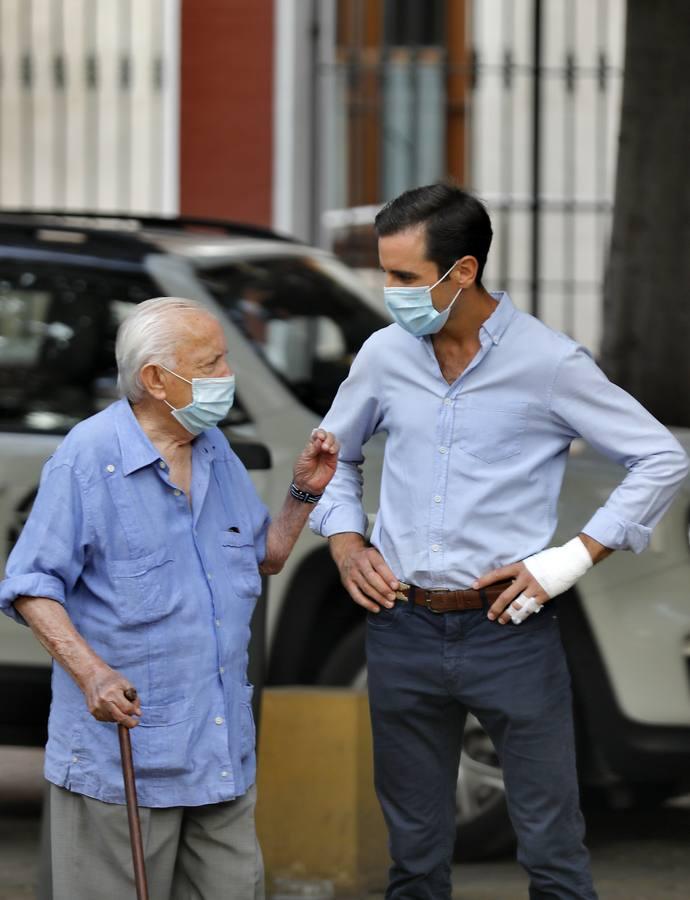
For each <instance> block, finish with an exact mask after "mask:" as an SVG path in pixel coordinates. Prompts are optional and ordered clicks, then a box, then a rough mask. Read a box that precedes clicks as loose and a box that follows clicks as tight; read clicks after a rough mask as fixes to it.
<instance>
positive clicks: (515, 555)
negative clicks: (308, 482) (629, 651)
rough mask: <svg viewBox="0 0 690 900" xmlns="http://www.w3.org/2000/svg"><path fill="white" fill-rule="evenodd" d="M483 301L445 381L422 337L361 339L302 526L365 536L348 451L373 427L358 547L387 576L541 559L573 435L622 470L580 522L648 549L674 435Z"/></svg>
mask: <svg viewBox="0 0 690 900" xmlns="http://www.w3.org/2000/svg"><path fill="white" fill-rule="evenodd" d="M494 298H495V299H496V300H498V301H499V302H498V305H497V306H496V308H495V310H494V312H493V314H492V315H491V316H490V317H489V318H488V319H487V320H486V321H485V322H484V324H483V325H482V326H481V328H480V332H479V340H480V349H479V352H478V353H477V355H476V356H475V358H474V359H473V360H472V362H471V363H470V364H469V366H467V368H466V369H465V371H464V372H463V373H462V374H461V375H460V377H459V378H458V379H457V380H456V381H455V382H454V383H453V384H448V382H447V381H446V380H445V378H444V377H443V375H442V373H441V370H440V367H439V364H438V361H437V359H436V356H435V353H434V349H433V344H432V342H431V339H430V338H429V337H422V338H417V337H413V336H412V335H410V334H408V333H407V332H406V331H404V330H403V329H402V328H400V327H399V326H398V325H396V324H393V325H389V326H388V327H387V328H383V329H382V330H381V331H377V332H376V333H375V334H373V335H372V336H371V337H370V338H369V339H368V340H367V341H366V342H365V344H364V345H363V347H362V349H361V350H360V352H359V354H358V355H357V357H356V359H355V361H354V363H353V364H352V368H351V371H350V374H349V377H348V378H347V379H346V380H345V381H344V382H343V384H342V385H341V387H340V390H339V391H338V394H337V396H336V398H335V400H334V402H333V406H332V407H331V409H330V411H329V412H328V414H327V415H326V417H325V419H324V420H323V422H322V427H323V428H325V429H328V430H329V431H332V432H334V433H335V435H336V436H337V437H338V438H339V440H340V443H341V451H340V456H339V461H338V468H337V471H336V474H335V476H334V478H333V480H332V481H331V483H330V484H329V486H328V487H327V489H326V491H325V494H324V497H323V499H322V500H321V502H320V503H319V505H318V506H317V507H316V509H315V510H314V512H313V513H312V516H311V527H312V529H313V530H314V531H316V532H317V533H319V534H321V535H324V536H330V535H333V534H337V533H341V532H357V533H359V534H366V530H367V519H366V516H365V513H364V510H363V508H362V502H361V497H362V474H361V469H360V466H361V464H362V462H363V459H364V456H363V451H362V448H363V446H364V445H365V444H366V442H367V441H368V440H369V438H370V437H371V436H372V435H373V434H376V433H378V432H385V433H386V435H387V439H386V446H385V451H384V463H383V473H382V480H381V495H380V505H379V511H378V515H377V517H376V522H375V525H374V528H373V532H372V535H371V542H372V544H373V545H374V546H375V547H376V548H377V549H378V550H379V551H380V552H381V554H382V556H383V558H384V559H385V561H386V563H387V564H388V566H389V568H390V569H391V570H392V572H393V573H394V574H395V576H396V577H397V578H399V579H400V580H402V581H405V582H408V583H411V584H416V585H418V586H419V587H422V588H451V589H457V588H467V587H469V586H470V585H471V584H472V582H473V581H474V579H475V578H477V577H479V576H480V575H483V574H485V573H486V572H488V571H490V570H491V569H494V568H496V567H499V566H503V565H508V564H510V563H514V562H516V561H518V560H522V559H525V558H526V557H527V556H530V555H531V554H533V553H536V552H538V551H539V550H542V549H544V547H546V546H547V545H548V544H549V542H550V540H551V538H552V536H553V533H554V531H555V528H556V524H557V519H556V508H557V502H558V496H559V493H560V489H561V484H562V480H563V474H564V471H565V465H566V461H567V458H568V449H569V447H570V443H571V441H572V440H573V439H574V438H576V437H583V438H584V439H585V440H586V441H587V442H588V443H589V444H591V445H592V446H593V447H594V448H595V449H596V450H598V451H600V452H601V453H603V454H605V455H606V456H607V457H609V458H611V459H613V460H615V461H616V462H617V463H621V464H622V465H624V466H625V467H626V468H627V470H628V473H627V475H626V477H625V479H624V480H623V482H622V483H621V484H620V486H619V487H618V488H616V490H615V491H614V492H613V493H612V494H611V496H610V497H609V499H608V501H607V502H606V504H605V505H604V506H603V507H601V508H600V509H598V510H596V511H594V514H593V516H592V518H591V519H590V520H589V522H587V523H583V527H582V531H583V532H584V533H586V534H588V535H589V536H590V537H592V538H594V539H595V540H597V541H599V542H600V543H601V544H604V545H605V546H607V547H611V548H612V549H615V550H623V549H631V550H633V551H635V552H636V553H639V552H640V551H642V550H643V549H644V548H645V547H646V546H647V544H648V542H649V537H650V534H651V531H652V528H653V527H654V525H655V524H656V522H658V520H659V519H660V518H661V516H662V515H663V513H664V512H665V511H666V509H667V508H668V506H669V505H670V503H671V501H672V499H673V497H674V495H675V493H676V491H677V489H678V487H679V485H680V483H681V482H682V480H683V478H684V477H685V475H686V474H687V471H688V461H687V457H686V455H685V452H684V451H683V449H682V448H681V446H680V444H679V443H678V442H677V441H676V439H675V438H674V437H673V436H672V435H671V434H670V432H669V431H668V430H667V429H666V428H664V427H663V426H662V425H660V424H659V422H657V420H656V419H654V418H653V416H651V415H650V414H649V413H648V412H647V411H646V410H645V409H644V408H643V407H642V406H641V405H640V404H639V403H638V402H637V401H636V400H634V399H633V398H632V397H631V396H630V395H629V394H627V393H626V392H625V391H623V390H622V389H621V388H619V387H617V386H615V385H614V384H612V383H611V382H610V381H609V380H608V379H607V378H606V376H605V375H604V374H603V372H602V371H601V370H600V369H599V368H598V367H597V365H596V364H595V363H594V361H593V360H592V358H591V356H590V355H589V354H588V352H587V351H586V350H585V349H584V348H583V347H581V346H580V345H578V344H577V343H575V342H574V341H572V340H571V339H570V338H568V337H566V336H565V335H562V334H559V333H556V332H554V331H552V330H551V329H549V328H548V327H547V326H545V325H544V324H543V323H541V322H540V321H538V320H537V319H535V318H534V317H533V316H530V315H528V314H526V313H523V312H520V311H519V310H517V309H516V308H515V307H514V306H513V304H512V302H511V300H510V298H509V297H508V295H507V294H505V293H500V294H496V295H494Z"/></svg>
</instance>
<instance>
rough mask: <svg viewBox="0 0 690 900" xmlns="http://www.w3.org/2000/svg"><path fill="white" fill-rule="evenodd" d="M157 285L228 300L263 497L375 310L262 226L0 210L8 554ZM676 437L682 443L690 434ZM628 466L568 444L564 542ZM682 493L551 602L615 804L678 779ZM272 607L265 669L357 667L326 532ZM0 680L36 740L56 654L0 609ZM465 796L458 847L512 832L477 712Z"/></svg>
mask: <svg viewBox="0 0 690 900" xmlns="http://www.w3.org/2000/svg"><path fill="white" fill-rule="evenodd" d="M160 295H181V296H185V297H189V298H192V299H195V300H198V301H200V302H201V303H203V304H204V305H206V306H207V307H208V308H209V309H210V310H212V311H213V312H215V313H216V314H217V315H218V316H219V317H220V319H221V321H222V323H223V327H224V329H225V331H226V336H227V339H228V346H229V347H230V355H231V359H232V364H233V367H234V368H235V369H236V371H237V378H238V381H237V399H236V403H235V407H234V408H233V410H232V411H231V414H230V416H229V418H228V420H227V421H226V422H225V423H223V426H222V427H223V429H224V430H225V432H226V434H227V435H228V437H229V439H230V441H231V443H232V444H233V446H234V447H235V448H236V449H237V450H238V452H239V453H240V455H241V456H242V457H243V459H244V461H245V464H246V465H247V467H248V468H249V469H250V471H251V473H252V477H253V479H254V482H255V484H256V486H257V489H258V490H259V492H260V494H261V495H262V497H263V499H264V500H265V502H266V503H267V504H268V505H269V507H270V508H272V509H274V510H275V509H277V508H278V507H279V506H280V504H281V503H282V501H283V498H284V496H285V492H286V488H287V486H288V485H289V483H290V478H291V467H292V462H293V460H294V457H295V455H296V453H297V452H298V450H299V449H300V448H301V446H302V445H303V443H304V439H305V435H307V434H308V433H309V431H310V430H311V429H312V428H313V427H314V426H315V425H316V424H318V422H319V421H320V418H321V417H322V415H323V414H324V413H325V412H326V410H327V409H328V408H329V406H330V404H331V401H332V400H333V397H334V395H335V392H336V390H337V388H338V385H339V384H340V382H341V381H342V380H343V378H344V377H345V376H346V374H347V372H348V369H349V365H350V362H351V360H352V358H353V356H354V354H355V353H356V352H357V350H358V348H359V347H360V346H361V344H362V342H363V341H364V340H365V339H366V337H368V335H369V334H371V332H372V331H374V330H375V329H377V328H380V327H382V326H383V325H385V324H386V318H385V314H384V312H383V310H382V309H378V308H377V305H376V302H375V301H374V300H373V299H372V297H371V295H370V293H369V292H368V290H367V289H366V288H365V287H364V286H363V284H362V283H361V282H360V281H359V280H358V278H357V276H356V275H355V274H354V273H353V272H352V271H351V270H350V269H348V268H347V267H345V266H344V265H342V264H341V263H339V262H338V261H337V260H336V259H335V258H334V257H333V256H331V255H330V254H328V253H325V252H323V251H320V250H316V249H314V248H312V247H307V246H304V245H302V244H299V243H297V242H295V241H291V240H288V239H284V238H281V237H279V236H278V235H276V234H274V233H272V232H270V231H265V230H262V229H258V228H252V227H249V226H241V225H231V224H224V223H217V222H206V221H200V220H191V219H170V220H162V219H151V218H130V217H99V216H89V215H73V214H70V215H68V214H64V215H63V214H55V213H49V214H48V213H47V214H38V213H0V534H1V535H2V544H1V545H0V546H2V554H1V556H2V558H1V559H0V570H1V569H2V567H3V566H4V560H5V558H6V555H7V553H9V550H10V549H11V546H12V544H13V543H14V541H15V540H16V538H17V535H18V533H19V531H20V529H21V527H22V525H23V522H24V521H25V519H26V516H27V515H28V512H29V510H30V508H31V504H32V502H33V498H34V496H35V492H36V489H37V484H38V478H39V474H40V470H41V467H42V464H43V462H44V461H45V459H46V458H47V457H48V456H49V455H50V454H51V453H52V452H53V450H54V448H55V447H56V446H57V444H58V443H59V442H60V440H61V438H62V436H63V435H64V434H65V433H66V432H67V431H68V430H69V429H70V428H71V427H72V426H73V425H74V424H76V423H77V422H78V421H79V420H80V419H82V418H84V417H86V416H88V415H90V414H92V413H94V412H97V411H98V410H100V409H102V408H103V407H104V406H106V405H107V404H109V403H111V402H112V401H113V399H114V398H115V396H116V385H115V376H116V372H115V362H114V353H113V351H114V339H115V333H116V330H117V327H118V325H119V323H120V322H121V321H122V320H123V318H124V317H125V316H126V315H127V313H128V312H129V311H130V310H131V309H132V307H133V305H134V304H136V303H138V302H140V301H142V300H144V299H147V298H149V297H154V296H160ZM678 437H679V438H680V439H681V441H683V443H684V444H685V446H686V447H690V433H686V432H680V433H678ZM265 448H269V450H270V456H269V455H268V453H267V452H266V449H265ZM382 452H383V440H382V438H380V437H375V438H374V439H372V441H370V443H369V445H368V447H367V461H366V463H365V494H364V502H365V506H366V508H367V510H369V511H370V512H371V514H372V516H373V514H374V513H375V510H376V506H377V500H378V488H379V483H380V470H381V463H382ZM621 475H622V471H621V470H620V469H619V468H618V467H617V466H615V465H613V464H612V463H610V462H608V461H606V460H602V459H601V458H600V457H595V456H594V454H593V453H592V451H590V450H589V449H588V448H586V447H584V445H582V444H580V443H576V444H575V445H574V449H573V453H572V458H571V464H570V466H569V469H568V474H567V477H566V482H565V485H564V491H563V497H562V503H561V527H560V530H559V535H557V539H561V538H562V539H565V538H566V537H570V536H572V534H574V533H576V532H577V531H578V530H579V528H580V526H581V525H582V523H583V522H585V521H586V520H587V519H588V518H589V516H590V514H591V512H592V510H593V509H595V508H596V507H598V506H600V505H601V502H602V500H603V499H604V498H605V497H606V496H607V495H608V494H609V493H610V491H611V490H612V489H613V487H614V486H615V484H616V483H617V482H618V481H619V480H620V478H621ZM689 506H690V490H689V489H688V487H687V486H686V487H685V488H684V490H683V492H682V495H681V496H680V497H679V499H678V500H677V501H676V502H675V504H674V505H673V507H672V509H671V511H670V512H669V514H668V515H667V516H666V518H665V519H664V521H663V522H662V523H661V524H660V525H659V527H658V528H657V530H656V532H655V534H654V538H653V541H652V547H651V549H650V550H649V551H647V552H646V553H645V554H643V555H642V556H639V557H634V556H632V554H616V555H615V556H614V557H613V558H612V559H611V560H609V561H607V562H606V563H605V564H604V565H602V566H598V567H596V568H595V569H593V570H592V571H591V572H590V573H589V574H588V575H587V576H586V577H585V578H584V579H583V580H582V582H581V583H580V584H578V586H577V589H576V590H575V591H572V592H571V593H570V595H569V596H568V597H567V598H565V599H564V600H563V601H562V602H561V612H560V619H561V623H562V632H563V639H564V643H565V647H566V653H567V655H568V659H569V662H570V667H571V672H572V678H573V687H574V693H575V707H576V717H577V733H578V747H579V764H580V768H581V773H582V781H583V784H584V785H586V786H588V787H590V786H596V787H598V788H601V789H605V791H606V792H607V793H608V794H609V795H611V796H615V798H616V801H617V802H621V803H622V802H627V803H633V802H638V801H645V802H651V801H654V800H660V799H663V798H665V797H667V796H671V795H673V794H675V793H678V792H681V791H684V790H686V789H688V784H689V783H688V774H687V759H688V758H689V755H690V592H689V590H688V588H689V578H688V576H689V575H690V549H689V546H688V508H689ZM261 608H262V609H263V608H264V607H263V606H262V607H261ZM265 609H266V613H267V621H266V642H265V660H266V666H265V679H266V683H267V684H321V685H345V684H355V685H357V684H363V683H365V680H366V668H365V665H364V642H363V633H364V618H363V611H362V610H361V609H360V608H359V607H358V606H356V605H355V604H354V603H352V602H351V601H350V600H349V598H348V596H347V595H346V593H345V591H344V589H343V588H342V586H341V585H340V581H339V577H338V573H337V570H336V569H335V567H334V565H333V563H332V561H331V559H330V556H329V553H328V548H327V545H326V542H325V541H323V540H321V539H319V538H317V537H315V536H314V535H311V534H310V533H308V532H305V534H303V536H302V537H301V538H300V540H299V542H298V545H297V547H296V549H295V552H294V553H293V555H292V556H291V558H290V560H289V561H288V564H287V565H286V567H285V569H284V570H283V572H282V573H281V574H280V575H278V576H274V577H273V578H272V579H271V581H270V590H269V597H268V603H267V606H266V607H265ZM0 688H2V689H3V691H2V693H3V698H4V702H3V708H2V711H0V743H14V744H40V743H42V742H43V740H44V738H45V724H46V717H47V709H48V702H49V660H48V657H47V656H46V655H45V653H44V652H43V650H42V649H41V648H40V646H39V645H38V643H37V642H36V641H35V640H34V639H33V637H32V635H31V633H30V632H29V630H28V629H21V628H17V626H16V625H15V624H13V623H12V622H10V621H9V620H8V619H6V618H5V617H1V616H0ZM457 798H458V804H457V806H458V850H459V852H460V854H461V855H463V856H465V857H479V856H486V855H491V854H494V853H498V852H501V851H502V850H504V849H506V847H508V846H509V845H510V843H511V840H512V836H511V831H510V825H509V822H508V819H507V814H506V809H505V802H504V792H503V782H502V778H501V770H500V766H499V764H498V760H497V759H496V756H495V752H494V750H493V748H492V746H491V744H490V742H489V740H488V738H487V736H486V735H485V733H484V732H483V731H482V729H481V728H480V726H479V724H478V723H477V722H476V720H472V719H470V721H469V722H468V725H467V728H466V732H465V738H464V751H463V757H462V762H461V777H460V779H459V782H458V794H457Z"/></svg>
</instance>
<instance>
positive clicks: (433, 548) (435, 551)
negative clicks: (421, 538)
mask: <svg viewBox="0 0 690 900" xmlns="http://www.w3.org/2000/svg"><path fill="white" fill-rule="evenodd" d="M431 549H432V550H433V551H434V553H438V551H439V550H440V549H441V548H440V547H439V545H438V544H432V545H431Z"/></svg>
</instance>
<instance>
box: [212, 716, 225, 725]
mask: <svg viewBox="0 0 690 900" xmlns="http://www.w3.org/2000/svg"><path fill="white" fill-rule="evenodd" d="M213 721H214V722H215V723H216V725H222V724H223V717H222V716H216V717H215V719H214V720H213Z"/></svg>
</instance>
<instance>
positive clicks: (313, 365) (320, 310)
mask: <svg viewBox="0 0 690 900" xmlns="http://www.w3.org/2000/svg"><path fill="white" fill-rule="evenodd" d="M339 271H340V272H342V274H341V275H340V276H339V275H338V272H339ZM345 271H346V270H342V268H341V267H340V266H339V265H338V264H337V263H335V262H333V263H332V264H331V263H329V262H325V261H323V260H320V259H318V258H308V257H300V258H294V259H291V258H282V259H260V260H250V261H246V262H241V263H236V264H233V265H223V266H219V267H213V268H204V269H203V271H200V272H199V277H200V279H201V281H202V282H203V283H204V285H205V287H206V288H207V289H208V290H209V291H210V292H211V293H212V294H213V296H214V297H215V298H216V300H217V301H218V302H219V303H220V304H221V306H222V307H223V308H224V309H225V310H226V311H227V313H228V315H229V317H230V319H231V320H232V322H233V323H234V324H235V325H236V326H237V327H238V328H239V329H240V330H241V331H242V333H243V334H244V335H245V336H246V337H247V338H248V339H249V340H250V341H251V342H252V344H253V345H254V347H255V349H256V350H257V352H258V353H259V354H260V355H261V356H262V357H263V359H264V360H265V361H266V363H267V364H268V365H269V366H270V367H271V369H273V371H274V372H275V373H276V374H277V375H278V377H279V378H280V379H281V380H282V381H283V383H284V384H286V385H287V386H288V387H289V388H290V389H291V391H292V392H293V393H294V394H295V396H296V397H297V398H298V399H299V400H300V401H301V402H302V403H303V404H304V405H305V406H307V407H308V408H309V409H311V410H313V411H314V412H315V413H317V415H324V414H325V413H326V412H327V411H328V409H329V408H330V406H331V403H332V402H333V398H334V397H335V393H336V391H337V390H338V386H339V385H340V383H341V381H343V379H344V378H345V377H346V376H347V373H348V371H349V368H350V364H351V363H352V359H353V357H354V355H355V353H356V352H357V351H358V350H359V348H360V347H361V346H362V344H363V343H364V341H365V340H366V339H367V338H368V337H369V335H370V334H371V333H372V332H373V331H376V330H377V329H378V328H381V327H382V326H383V325H385V324H386V322H385V320H384V318H383V317H382V316H380V315H379V314H378V313H377V312H376V311H375V310H374V309H373V308H372V307H370V306H368V305H367V303H366V302H365V301H364V300H363V299H362V298H361V296H359V295H358V294H357V292H356V290H355V289H354V288H352V287H351V286H350V285H348V284H347V282H346V276H345ZM349 277H352V276H349Z"/></svg>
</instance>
